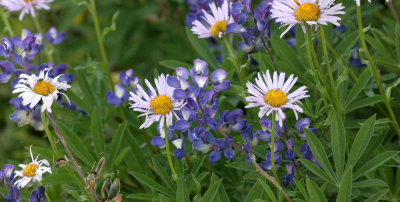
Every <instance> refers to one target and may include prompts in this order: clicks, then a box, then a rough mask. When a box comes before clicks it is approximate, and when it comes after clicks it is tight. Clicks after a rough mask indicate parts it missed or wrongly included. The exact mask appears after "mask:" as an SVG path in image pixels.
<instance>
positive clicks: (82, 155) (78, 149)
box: [55, 120, 96, 165]
mask: <svg viewBox="0 0 400 202" xmlns="http://www.w3.org/2000/svg"><path fill="white" fill-rule="evenodd" d="M55 122H56V125H57V128H58V129H59V131H60V133H61V135H63V137H64V139H65V141H66V143H67V145H68V147H69V149H70V150H71V152H72V154H73V155H74V157H75V158H79V159H81V160H83V161H84V163H85V164H86V165H92V163H94V162H95V161H96V159H95V158H94V156H93V154H92V153H90V152H89V150H88V146H87V144H86V143H84V142H83V141H82V140H81V139H80V138H79V137H78V135H77V134H76V133H74V132H73V131H72V130H71V128H70V127H68V126H66V125H65V124H64V123H63V122H61V121H58V120H56V121H55Z"/></svg>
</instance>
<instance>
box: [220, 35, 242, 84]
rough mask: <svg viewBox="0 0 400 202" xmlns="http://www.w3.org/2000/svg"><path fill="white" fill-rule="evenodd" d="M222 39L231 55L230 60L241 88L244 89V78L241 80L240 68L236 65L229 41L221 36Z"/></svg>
mask: <svg viewBox="0 0 400 202" xmlns="http://www.w3.org/2000/svg"><path fill="white" fill-rule="evenodd" d="M222 38H223V39H224V42H225V45H226V47H227V48H228V51H229V54H230V55H231V59H232V61H233V65H234V66H235V70H236V73H237V75H238V77H239V80H240V84H241V86H242V87H243V88H245V87H246V86H245V82H244V78H243V76H242V74H241V73H240V67H239V65H238V63H237V59H236V56H235V54H233V51H232V47H231V44H230V43H229V40H228V38H227V37H226V36H223V37H222Z"/></svg>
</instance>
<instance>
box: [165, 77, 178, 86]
mask: <svg viewBox="0 0 400 202" xmlns="http://www.w3.org/2000/svg"><path fill="white" fill-rule="evenodd" d="M167 84H168V85H169V86H171V87H174V88H181V83H180V81H179V80H178V78H176V77H174V76H168V78H167Z"/></svg>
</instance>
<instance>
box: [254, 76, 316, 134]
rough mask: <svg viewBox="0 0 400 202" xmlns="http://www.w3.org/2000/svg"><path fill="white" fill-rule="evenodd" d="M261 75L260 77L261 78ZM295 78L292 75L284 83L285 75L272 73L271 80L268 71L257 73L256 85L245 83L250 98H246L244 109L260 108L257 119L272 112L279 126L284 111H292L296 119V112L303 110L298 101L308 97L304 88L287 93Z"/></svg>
mask: <svg viewBox="0 0 400 202" xmlns="http://www.w3.org/2000/svg"><path fill="white" fill-rule="evenodd" d="M261 75H262V76H261ZM296 81H297V77H296V78H294V76H293V75H290V77H289V78H288V79H287V80H286V82H285V73H280V74H279V77H278V72H274V75H273V78H271V75H270V74H269V70H268V71H267V73H266V74H260V73H258V77H257V78H256V84H257V85H254V84H252V83H251V82H247V84H246V85H247V92H248V93H250V96H248V97H246V101H247V102H249V104H248V105H247V106H246V108H251V107H260V111H259V113H258V117H260V118H262V117H263V116H264V115H266V116H269V115H270V114H271V113H272V112H273V111H275V112H276V117H273V118H276V120H279V125H280V126H282V125H283V124H282V122H283V119H285V118H286V115H285V114H284V113H283V110H284V109H287V108H289V109H292V110H293V111H294V113H295V115H296V119H297V117H298V115H297V113H298V112H300V113H301V112H303V109H302V108H301V107H300V106H299V105H298V104H299V103H300V99H303V98H306V97H309V96H308V95H307V94H306V93H307V91H306V88H307V87H306V86H302V87H300V88H299V89H297V90H295V91H294V92H292V93H289V91H290V90H291V89H292V87H293V85H294V84H295V83H296Z"/></svg>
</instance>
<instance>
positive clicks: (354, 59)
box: [349, 48, 367, 67]
mask: <svg viewBox="0 0 400 202" xmlns="http://www.w3.org/2000/svg"><path fill="white" fill-rule="evenodd" d="M352 50H353V52H352V53H351V55H350V59H349V62H350V65H351V66H353V67H366V66H367V65H366V64H364V63H362V61H361V57H360V55H359V52H358V50H357V49H356V48H353V49H352Z"/></svg>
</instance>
